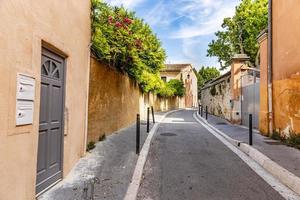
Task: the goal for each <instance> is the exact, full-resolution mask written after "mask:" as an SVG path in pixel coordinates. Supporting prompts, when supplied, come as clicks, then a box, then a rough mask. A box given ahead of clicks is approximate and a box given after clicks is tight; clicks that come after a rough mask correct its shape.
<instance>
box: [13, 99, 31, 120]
mask: <svg viewBox="0 0 300 200" xmlns="http://www.w3.org/2000/svg"><path fill="white" fill-rule="evenodd" d="M33 106H34V104H33V101H22V100H18V101H17V116H16V124H17V125H26V124H32V123H33V108H34V107H33Z"/></svg>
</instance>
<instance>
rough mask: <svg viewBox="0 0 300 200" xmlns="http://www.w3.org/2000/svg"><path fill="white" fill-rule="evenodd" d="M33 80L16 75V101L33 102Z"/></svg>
mask: <svg viewBox="0 0 300 200" xmlns="http://www.w3.org/2000/svg"><path fill="white" fill-rule="evenodd" d="M34 95H35V79H34V78H32V77H29V76H26V75H23V74H18V79H17V99H23V100H31V101H34Z"/></svg>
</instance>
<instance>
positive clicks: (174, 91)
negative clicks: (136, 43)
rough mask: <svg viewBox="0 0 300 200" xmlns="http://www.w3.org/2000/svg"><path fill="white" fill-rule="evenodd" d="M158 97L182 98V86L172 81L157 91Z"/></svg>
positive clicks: (179, 82)
mask: <svg viewBox="0 0 300 200" xmlns="http://www.w3.org/2000/svg"><path fill="white" fill-rule="evenodd" d="M158 95H159V96H162V97H168V96H179V97H183V96H184V95H185V87H184V84H183V82H182V81H180V80H177V79H172V80H170V81H169V82H167V83H166V84H164V85H163V86H162V87H161V88H160V89H159V91H158Z"/></svg>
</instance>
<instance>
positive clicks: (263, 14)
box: [207, 0, 268, 70]
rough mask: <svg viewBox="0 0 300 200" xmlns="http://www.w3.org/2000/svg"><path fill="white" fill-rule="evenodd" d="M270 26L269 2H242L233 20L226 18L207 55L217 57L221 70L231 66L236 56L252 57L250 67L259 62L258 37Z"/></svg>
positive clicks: (262, 0)
mask: <svg viewBox="0 0 300 200" xmlns="http://www.w3.org/2000/svg"><path fill="white" fill-rule="evenodd" d="M267 25H268V0H242V2H241V3H240V5H239V6H237V7H236V10H235V15H234V16H233V17H232V18H225V19H224V21H223V24H222V28H223V30H222V31H218V32H216V33H215V35H216V40H212V42H211V43H210V44H209V45H208V50H207V55H208V56H216V57H217V58H218V61H219V63H220V66H221V68H220V69H221V70H223V69H226V68H227V67H228V66H229V65H230V59H231V58H232V56H233V55H234V54H238V53H241V54H244V53H245V54H247V55H248V56H250V63H249V64H250V66H252V67H253V66H254V65H256V64H257V62H258V55H259V52H258V51H259V45H258V43H257V36H258V35H259V33H260V32H261V31H262V30H263V29H265V28H266V27H267Z"/></svg>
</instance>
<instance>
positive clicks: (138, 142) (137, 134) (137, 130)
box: [136, 114, 141, 154]
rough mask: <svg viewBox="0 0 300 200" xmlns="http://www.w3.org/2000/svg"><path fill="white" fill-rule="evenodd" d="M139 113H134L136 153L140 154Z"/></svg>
mask: <svg viewBox="0 0 300 200" xmlns="http://www.w3.org/2000/svg"><path fill="white" fill-rule="evenodd" d="M140 123H141V121H140V114H137V115H136V154H140V133H141V129H140Z"/></svg>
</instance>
